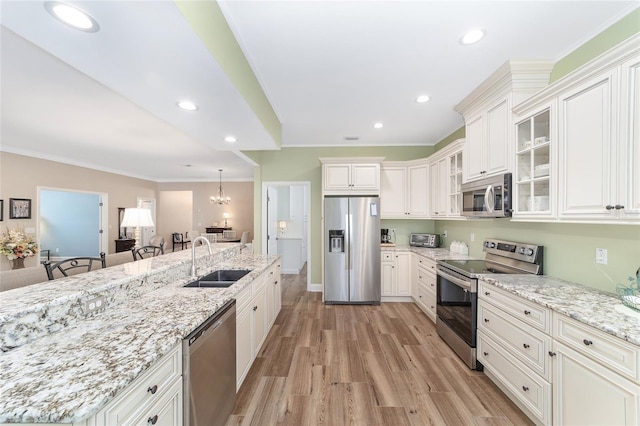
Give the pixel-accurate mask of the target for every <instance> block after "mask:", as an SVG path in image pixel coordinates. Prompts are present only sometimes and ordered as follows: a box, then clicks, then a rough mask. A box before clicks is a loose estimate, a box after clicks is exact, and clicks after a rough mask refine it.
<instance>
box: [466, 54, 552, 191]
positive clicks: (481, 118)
mask: <svg viewBox="0 0 640 426" xmlns="http://www.w3.org/2000/svg"><path fill="white" fill-rule="evenodd" d="M552 67H553V63H552V62H551V61H508V62H507V63H505V64H504V65H503V66H501V67H500V68H499V69H498V70H496V72H494V73H493V74H492V75H491V76H490V77H489V78H488V79H487V80H485V81H484V82H483V83H482V84H480V85H479V86H478V87H477V88H476V89H475V90H474V91H473V92H471V93H470V94H469V95H468V96H467V97H466V98H465V99H464V100H463V101H462V102H460V103H459V104H458V105H456V107H455V110H456V111H458V112H460V113H461V114H462V115H463V116H464V121H465V129H466V135H465V138H466V142H465V144H464V150H463V155H462V158H463V181H464V182H469V181H474V180H478V179H483V178H485V177H487V176H493V175H497V174H500V173H505V172H509V171H511V170H512V167H513V165H512V162H513V159H512V153H513V149H512V147H511V145H512V142H511V141H512V139H513V138H512V135H513V130H512V128H513V123H514V116H513V113H512V111H511V108H512V106H513V105H516V104H517V103H519V102H521V101H523V100H524V99H526V98H527V97H529V96H531V95H533V94H534V93H536V92H537V91H539V90H541V89H543V88H544V87H545V86H546V85H547V84H548V82H549V74H550V72H551V69H552Z"/></svg>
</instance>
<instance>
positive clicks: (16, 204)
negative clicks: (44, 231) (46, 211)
mask: <svg viewBox="0 0 640 426" xmlns="http://www.w3.org/2000/svg"><path fill="white" fill-rule="evenodd" d="M9 219H31V199H30V198H9Z"/></svg>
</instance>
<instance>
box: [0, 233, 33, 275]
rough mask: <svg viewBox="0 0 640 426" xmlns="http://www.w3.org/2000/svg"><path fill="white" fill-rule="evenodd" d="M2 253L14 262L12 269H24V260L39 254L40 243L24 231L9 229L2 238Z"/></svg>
mask: <svg viewBox="0 0 640 426" xmlns="http://www.w3.org/2000/svg"><path fill="white" fill-rule="evenodd" d="M0 253H1V254H3V255H5V256H7V259H9V260H11V261H12V263H13V266H12V269H19V268H24V259H26V258H27V257H31V256H35V255H36V254H38V243H37V242H36V241H35V240H34V239H33V237H32V236H30V235H27V234H26V233H25V232H24V230H23V229H20V228H14V229H8V228H7V230H6V232H4V233H3V234H2V237H1V238H0Z"/></svg>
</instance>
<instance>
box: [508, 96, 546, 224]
mask: <svg viewBox="0 0 640 426" xmlns="http://www.w3.org/2000/svg"><path fill="white" fill-rule="evenodd" d="M552 108H554V106H553V105H546V106H545V107H544V108H543V109H539V110H537V111H536V112H535V113H533V114H532V115H529V116H528V117H527V118H525V119H523V120H522V121H519V122H517V124H516V144H517V145H516V165H515V166H516V167H515V175H514V183H515V185H514V187H515V188H514V190H515V193H514V199H513V210H514V211H513V216H514V218H518V217H520V218H524V217H535V218H543V217H546V216H548V217H550V218H551V217H553V216H554V212H555V182H556V176H555V175H556V173H555V170H554V164H555V162H554V154H553V150H552V146H555V145H556V141H555V140H554V134H553V131H554V129H555V128H556V125H555V122H553V121H554V120H553V118H552V117H553V114H551V113H550V112H551V110H552Z"/></svg>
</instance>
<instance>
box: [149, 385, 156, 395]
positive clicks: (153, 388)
mask: <svg viewBox="0 0 640 426" xmlns="http://www.w3.org/2000/svg"><path fill="white" fill-rule="evenodd" d="M157 391H158V385H153V386H149V387H148V388H147V392H150V393H151V395H154V394H155V393H156V392H157Z"/></svg>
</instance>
